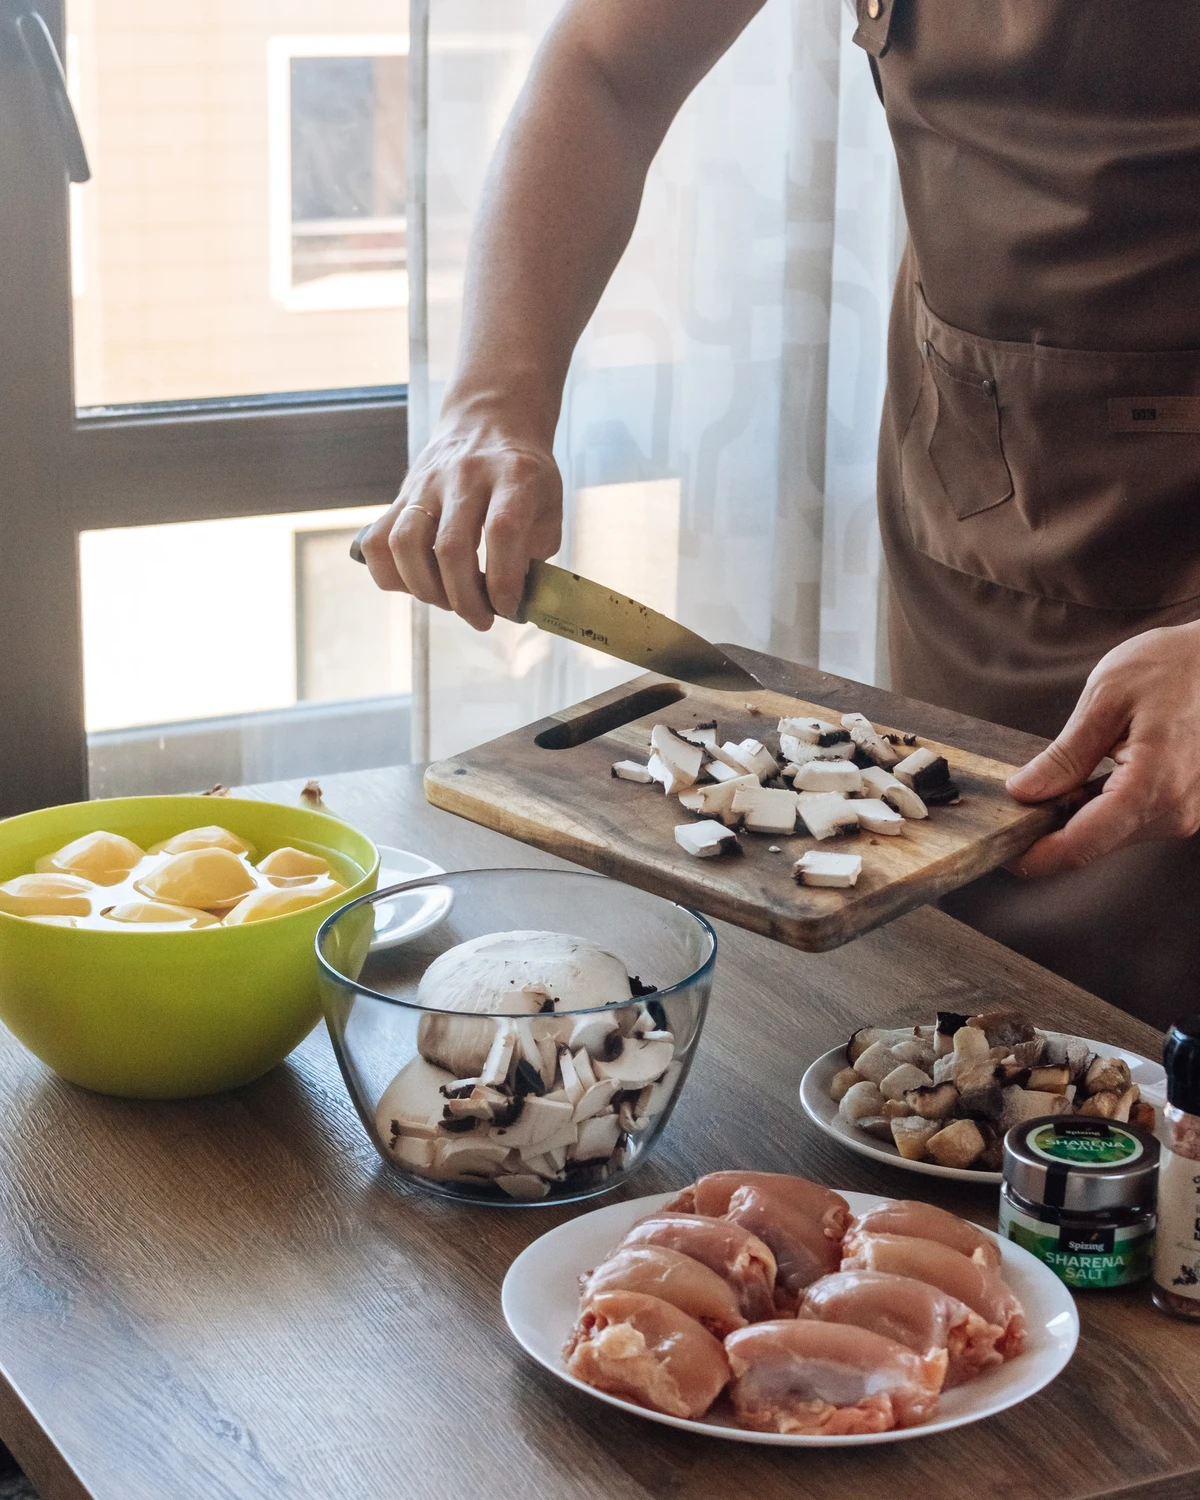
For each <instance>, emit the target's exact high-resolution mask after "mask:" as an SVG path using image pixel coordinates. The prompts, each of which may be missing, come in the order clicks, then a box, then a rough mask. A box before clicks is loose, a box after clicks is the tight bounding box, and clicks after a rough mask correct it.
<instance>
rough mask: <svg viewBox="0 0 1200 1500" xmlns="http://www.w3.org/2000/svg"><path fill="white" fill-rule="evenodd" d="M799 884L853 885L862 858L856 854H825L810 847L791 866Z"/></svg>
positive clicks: (858, 873) (859, 872) (860, 868)
mask: <svg viewBox="0 0 1200 1500" xmlns="http://www.w3.org/2000/svg"><path fill="white" fill-rule="evenodd" d="M792 871H793V873H794V875H795V877H796V879H797V880H798V881H799V882H800V884H801V885H823V886H833V887H835V888H836V887H843V888H844V887H846V886H851V885H854V884H855V882H856V881H857V880H858V877H859V876H860V875H861V874H862V858H861V857H860V856H859V855H857V854H825V853H823V852H822V851H821V850H819V849H810V850H809V851H808V853H806V854H802V855H801V856H800V858H799V859H798V860H797V861H796V863H795V864H794V865H793V866H792Z"/></svg>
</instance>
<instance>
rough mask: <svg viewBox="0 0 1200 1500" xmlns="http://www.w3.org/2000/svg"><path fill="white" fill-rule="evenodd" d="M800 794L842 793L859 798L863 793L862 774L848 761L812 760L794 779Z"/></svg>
mask: <svg viewBox="0 0 1200 1500" xmlns="http://www.w3.org/2000/svg"><path fill="white" fill-rule="evenodd" d="M792 785H793V786H794V787H795V788H796V790H797V791H798V792H842V793H844V794H846V795H847V796H851V797H857V796H858V795H859V793H860V792H861V791H862V787H863V779H862V772H861V771H860V770H859V769H858V767H857V766H856V765H853V764H852V763H851V762H850V761H848V760H810V761H809V762H808V764H807V765H803V766H800V767H799V768H798V769H797V771H796V774H795V775H794V776H793V778H792Z"/></svg>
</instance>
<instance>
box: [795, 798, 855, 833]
mask: <svg viewBox="0 0 1200 1500" xmlns="http://www.w3.org/2000/svg"><path fill="white" fill-rule="evenodd" d="M796 805H797V807H798V809H799V812H800V817H801V818H802V819H803V821H804V826H805V827H806V828H807V829H808V831H809V833H811V834H812V836H813V838H815V839H828V838H832V837H833V836H834V834H838V833H852V832H856V831H857V829H858V814H857V813H856V812H855V811H854V806H853V804H852V803H851V802H850V801H849V800H848V799H847V798H845V797H843V796H842V795H841V794H840V793H839V792H798V793H797V794H796Z"/></svg>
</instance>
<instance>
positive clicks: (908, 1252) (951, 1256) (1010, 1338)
mask: <svg viewBox="0 0 1200 1500" xmlns="http://www.w3.org/2000/svg"><path fill="white" fill-rule="evenodd" d="M842 1269H843V1270H845V1271H853V1270H864V1271H884V1272H886V1273H887V1274H888V1275H892V1276H911V1277H913V1278H914V1279H915V1280H917V1281H927V1282H928V1283H929V1284H930V1286H935V1287H937V1288H938V1289H939V1290H940V1291H943V1292H945V1293H946V1294H947V1296H950V1297H957V1298H958V1300H959V1301H960V1302H965V1303H966V1304H967V1306H968V1307H969V1308H971V1309H972V1311H974V1312H976V1313H978V1314H979V1316H980V1317H981V1318H982V1319H983V1320H984V1322H986V1323H991V1324H993V1325H994V1326H995V1327H997V1328H999V1329H1000V1330H1001V1332H1000V1337H999V1338H998V1339H997V1342H996V1348H997V1349H998V1351H999V1352H1000V1354H1001V1355H1002V1356H1003V1357H1004V1358H1005V1359H1012V1358H1013V1357H1014V1356H1015V1355H1017V1354H1020V1352H1021V1349H1022V1347H1023V1346H1024V1343H1025V1313H1024V1310H1023V1308H1022V1307H1021V1304H1020V1302H1018V1301H1017V1299H1016V1297H1015V1296H1014V1295H1013V1293H1012V1292H1011V1291H1010V1290H1009V1288H1008V1287H1007V1286H1006V1285H1005V1283H1004V1282H1003V1281H1002V1280H1001V1279H1000V1277H999V1276H998V1275H997V1274H996V1272H995V1271H993V1270H992V1269H991V1268H990V1267H989V1266H981V1265H980V1264H979V1262H978V1261H975V1260H968V1258H967V1257H966V1256H965V1255H963V1254H961V1253H960V1252H959V1251H958V1250H951V1249H950V1248H949V1246H947V1245H940V1244H938V1242H937V1241H936V1240H919V1239H908V1238H906V1237H905V1236H903V1235H898V1234H864V1235H862V1236H860V1237H859V1239H858V1242H857V1244H856V1245H855V1248H854V1253H853V1254H852V1255H848V1256H847V1257H846V1258H845V1259H844V1260H843V1261H842Z"/></svg>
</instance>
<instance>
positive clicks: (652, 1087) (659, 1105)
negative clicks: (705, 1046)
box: [634, 1062, 683, 1120]
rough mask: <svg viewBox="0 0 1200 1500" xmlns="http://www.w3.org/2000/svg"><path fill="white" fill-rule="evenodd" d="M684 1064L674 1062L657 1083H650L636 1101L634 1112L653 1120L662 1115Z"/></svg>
mask: <svg viewBox="0 0 1200 1500" xmlns="http://www.w3.org/2000/svg"><path fill="white" fill-rule="evenodd" d="M682 1069H683V1064H682V1063H679V1062H673V1063H672V1064H671V1066H670V1067H669V1068H668V1069H667V1071H666V1072H665V1073H664V1074H663V1076H662V1077H661V1078H660V1079H659V1080H658V1082H657V1083H648V1084H647V1085H646V1087H645V1088H644V1089H643V1090H642V1092H641V1093H640V1094H639V1095H638V1096H637V1099H636V1100H635V1102H634V1114H636V1115H638V1116H639V1117H644V1118H645V1119H648V1120H653V1119H654V1118H655V1116H656V1115H661V1114H662V1112H663V1110H664V1109H666V1107H667V1104H668V1103H669V1102H670V1098H671V1095H672V1093H673V1092H674V1090H675V1085H676V1083H678V1081H679V1074H680V1073H681V1071H682Z"/></svg>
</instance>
